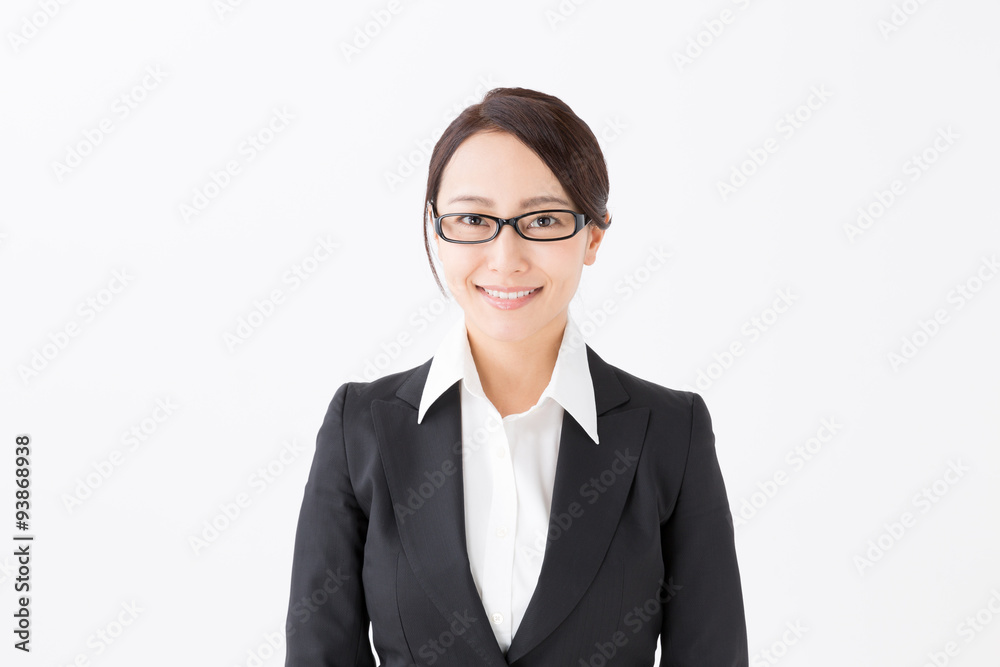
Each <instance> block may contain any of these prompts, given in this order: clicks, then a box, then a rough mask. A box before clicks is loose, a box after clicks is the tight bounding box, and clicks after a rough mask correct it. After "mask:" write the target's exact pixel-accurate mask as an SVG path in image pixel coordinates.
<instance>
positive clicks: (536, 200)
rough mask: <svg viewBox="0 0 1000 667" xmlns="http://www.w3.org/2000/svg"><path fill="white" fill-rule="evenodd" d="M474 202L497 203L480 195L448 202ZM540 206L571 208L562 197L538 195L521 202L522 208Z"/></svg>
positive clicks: (485, 204) (483, 203) (456, 198)
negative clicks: (555, 205) (554, 205)
mask: <svg viewBox="0 0 1000 667" xmlns="http://www.w3.org/2000/svg"><path fill="white" fill-rule="evenodd" d="M459 201H463V202H472V203H474V204H482V205H483V206H495V205H496V203H495V202H494V201H493V200H492V199H490V198H489V197H481V196H479V195H460V196H458V197H455V198H453V199H451V200H450V201H448V203H449V204H454V203H455V202H459ZM539 204H562V205H563V206H569V202H568V201H566V200H565V199H563V198H562V197H555V196H552V195H538V196H536V197H528V198H527V199H524V200H522V201H521V208H530V207H532V206H538V205H539Z"/></svg>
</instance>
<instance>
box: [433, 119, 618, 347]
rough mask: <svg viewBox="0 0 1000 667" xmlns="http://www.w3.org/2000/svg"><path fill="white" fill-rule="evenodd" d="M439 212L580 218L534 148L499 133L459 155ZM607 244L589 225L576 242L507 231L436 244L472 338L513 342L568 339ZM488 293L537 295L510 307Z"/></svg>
mask: <svg viewBox="0 0 1000 667" xmlns="http://www.w3.org/2000/svg"><path fill="white" fill-rule="evenodd" d="M529 200H531V201H529ZM435 204H436V206H435V207H436V208H437V212H438V214H439V215H443V214H445V213H484V214H487V215H495V216H497V217H500V218H505V219H506V218H512V217H514V216H517V215H521V214H522V213H528V212H530V211H539V210H543V209H550V208H561V209H569V210H573V211H577V212H580V209H579V208H578V207H577V206H576V203H575V202H573V201H572V200H570V198H569V195H567V194H566V192H565V190H563V188H562V185H560V183H559V180H558V179H557V178H556V176H555V174H553V173H552V171H551V170H550V169H549V168H548V167H547V166H546V165H545V163H544V162H542V160H541V159H540V158H539V157H538V156H537V155H535V153H534V152H533V151H532V150H531V149H530V148H528V147H527V146H525V145H524V144H523V143H521V141H520V140H518V139H517V138H516V137H514V136H513V135H511V134H509V133H507V132H496V131H493V132H477V133H476V134H473V135H472V136H470V137H468V138H467V139H466V140H465V141H463V142H462V144H461V145H460V146H459V147H458V149H456V150H455V152H454V154H452V157H451V159H450V160H449V162H448V164H447V165H446V167H445V170H444V173H443V175H442V180H441V186H440V188H439V189H438V193H437V197H436V198H435ZM603 236H604V231H603V230H601V229H598V228H597V227H595V226H594V225H588V226H587V227H585V228H584V229H583V230H582V231H580V232H578V233H577V234H576V236H573V237H572V238H568V239H563V240H561V241H552V242H548V243H545V242H541V243H540V242H533V241H528V240H526V239H523V238H521V237H520V236H519V235H518V234H517V232H516V231H515V230H514V229H512V228H511V227H510V226H508V225H505V226H504V227H503V229H502V230H501V231H500V234H499V235H498V236H497V237H496V238H494V239H493V240H492V241H490V242H489V243H481V244H470V245H463V244H458V243H448V242H447V241H444V240H442V239H441V238H440V237H438V235H437V233H435V234H434V240H435V243H436V244H437V249H438V257H439V258H440V259H441V264H442V265H443V267H444V275H445V282H447V284H448V288H449V289H450V290H451V293H452V294H453V295H454V296H455V300H456V301H458V304H459V305H460V306H461V308H462V310H463V311H465V321H466V326H467V327H468V329H469V334H470V336H476V337H478V334H482V335H484V336H486V337H488V338H492V339H494V340H498V341H505V342H515V341H523V340H526V339H530V338H532V337H536V335H537V338H536V339H537V340H541V339H545V338H548V337H549V336H547V335H546V333H548V334H551V336H552V337H554V336H555V334H556V332H561V331H562V327H563V325H564V324H565V323H566V316H567V313H568V308H569V302H570V300H571V299H572V298H573V295H574V294H576V289H577V286H578V285H579V283H580V275H581V273H582V272H583V265H584V264H587V265H589V264H593V263H594V260H595V259H596V258H597V247H598V246H599V245H600V242H601V240H602V238H603ZM483 286H485V287H487V288H491V289H492V288H501V289H504V288H506V289H504V291H527V290H531V289H534V290H536V291H535V292H534V293H533V294H531V295H529V296H528V297H527V298H525V299H518V300H517V302H514V303H512V302H509V301H502V300H497V299H494V298H492V297H490V296H488V295H487V294H486V292H485V291H484V290H483ZM520 302H523V303H520ZM518 303H520V305H518ZM511 306H516V307H511Z"/></svg>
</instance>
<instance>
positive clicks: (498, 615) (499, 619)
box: [490, 612, 503, 625]
mask: <svg viewBox="0 0 1000 667" xmlns="http://www.w3.org/2000/svg"><path fill="white" fill-rule="evenodd" d="M490 618H491V619H492V620H493V622H494V623H496V624H497V625H500V624H501V623H503V614H501V613H499V612H493V615H492V616H490Z"/></svg>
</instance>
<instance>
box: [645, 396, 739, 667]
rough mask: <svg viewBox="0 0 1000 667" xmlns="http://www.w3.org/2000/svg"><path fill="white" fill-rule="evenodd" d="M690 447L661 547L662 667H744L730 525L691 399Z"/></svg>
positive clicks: (698, 407)
mask: <svg viewBox="0 0 1000 667" xmlns="http://www.w3.org/2000/svg"><path fill="white" fill-rule="evenodd" d="M692 397H693V399H692V405H691V439H690V442H689V443H688V454H687V463H686V465H685V468H684V476H683V479H682V481H681V487H680V491H679V493H678V496H677V502H676V505H675V507H674V511H673V513H672V514H671V515H670V517H669V518H668V519H667V521H666V522H665V523H663V524H662V525H661V526H660V538H661V541H662V547H663V566H664V588H665V589H666V591H665V593H662V594H661V599H665V600H666V601H665V602H664V605H663V627H662V628H661V631H660V647H661V658H660V664H661V665H663V667H747V665H748V663H749V657H748V651H747V630H746V617H745V615H744V608H743V592H742V587H741V584H740V572H739V567H738V566H737V562H736V544H735V534H734V528H733V517H732V514H731V513H730V509H729V499H728V498H727V496H726V487H725V483H724V482H723V479H722V471H721V469H720V468H719V461H718V457H717V456H716V452H715V434H714V433H713V431H712V420H711V417H710V416H709V413H708V408H707V407H706V405H705V401H704V399H702V397H701V396H700V395H698V394H696V393H692Z"/></svg>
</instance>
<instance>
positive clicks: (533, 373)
mask: <svg viewBox="0 0 1000 667" xmlns="http://www.w3.org/2000/svg"><path fill="white" fill-rule="evenodd" d="M566 324H567V313H566V311H563V313H562V314H561V316H560V317H556V318H554V319H553V320H552V321H551V322H549V324H547V325H545V326H544V327H542V328H541V329H539V330H538V331H536V332H535V333H533V334H532V335H531V336H529V337H528V338H524V339H522V340H516V341H498V340H495V339H492V338H489V337H487V336H486V335H485V334H483V333H482V332H481V331H479V330H478V329H476V328H475V327H474V326H469V325H468V324H467V325H466V330H467V331H468V335H469V348H470V350H471V352H472V359H473V361H475V363H476V371H477V372H478V373H479V381H480V383H481V384H482V386H483V392H484V393H485V394H486V397H487V398H489V399H490V402H492V403H493V405H494V407H496V408H497V410H498V411H499V412H500V414H501V416H507V415H508V414H513V413H517V412H523V411H525V410H527V409H528V408H530V407H531V406H533V405H534V404H535V403H537V402H538V398H539V397H540V396H541V395H542V392H543V391H545V387H546V386H547V385H548V383H549V380H550V379H551V378H552V369H553V368H555V365H556V359H557V358H558V357H559V344H560V343H561V342H562V337H563V331H564V330H565V328H566Z"/></svg>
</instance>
